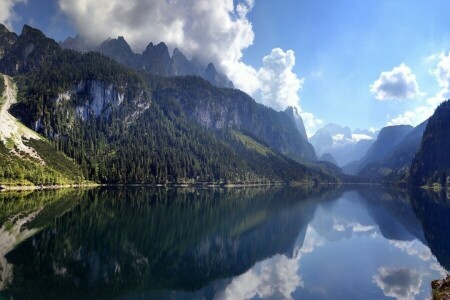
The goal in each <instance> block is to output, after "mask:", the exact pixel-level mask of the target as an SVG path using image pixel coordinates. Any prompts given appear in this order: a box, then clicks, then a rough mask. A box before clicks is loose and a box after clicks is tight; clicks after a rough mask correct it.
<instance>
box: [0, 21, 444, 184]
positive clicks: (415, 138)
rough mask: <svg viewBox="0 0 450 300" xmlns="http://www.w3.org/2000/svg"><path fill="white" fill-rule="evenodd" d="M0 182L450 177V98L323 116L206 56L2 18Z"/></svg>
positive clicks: (428, 180) (416, 180)
mask: <svg viewBox="0 0 450 300" xmlns="http://www.w3.org/2000/svg"><path fill="white" fill-rule="evenodd" d="M0 72H1V73H2V74H4V75H3V76H2V77H1V78H2V80H1V81H0V92H1V95H2V96H1V100H0V106H1V110H0V121H1V123H0V140H1V141H0V185H1V186H3V187H4V188H5V187H10V186H17V185H21V186H40V185H65V184H86V183H94V182H95V183H101V184H188V185H189V184H200V185H205V184H207V185H231V184H242V185H249V184H294V185H295V184H306V185H317V184H321V183H333V184H336V183H345V182H364V183H367V182H370V183H388V184H395V185H411V186H412V185H414V186H423V185H434V186H441V187H443V186H449V185H450V177H449V175H450V157H449V153H448V151H447V149H449V148H448V147H449V146H450V145H449V144H448V143H449V141H450V139H449V138H448V137H449V136H450V134H449V130H450V116H449V115H448V114H449V111H450V107H449V106H450V103H449V102H444V103H443V104H441V105H440V106H439V107H438V109H437V110H436V112H435V114H434V115H433V116H432V117H431V118H430V119H429V120H427V121H425V122H424V123H422V124H420V125H419V126H417V127H415V128H414V127H412V126H391V127H386V128H383V129H381V130H380V131H368V130H354V131H352V130H351V129H349V128H347V127H341V126H339V125H336V124H329V125H326V126H325V127H324V128H322V129H320V130H319V131H317V132H316V134H315V135H314V136H312V137H310V138H308V136H307V135H306V131H305V127H304V124H303V120H302V118H301V116H300V115H299V113H298V111H297V109H296V108H294V107H287V108H286V110H284V111H275V110H273V109H271V108H268V107H266V106H264V105H262V104H259V103H257V102H256V101H255V100H254V99H252V98H251V97H250V96H248V95H247V94H245V93H244V92H242V91H240V90H237V89H234V88H233V83H232V82H231V81H230V80H229V79H228V78H227V77H226V76H225V75H223V74H221V73H220V72H218V71H217V70H216V68H215V67H214V65H213V64H208V65H206V66H205V65H202V64H201V63H200V62H199V61H198V60H196V59H195V58H193V59H191V60H189V59H187V58H186V57H185V56H184V55H183V53H182V52H181V51H180V50H178V49H175V50H174V51H173V53H172V55H171V54H170V53H169V50H168V48H167V46H166V45H165V44H164V43H160V44H158V45H154V44H153V43H150V44H149V45H148V47H147V48H146V50H145V51H144V52H143V53H142V54H136V53H134V52H133V51H132V50H131V47H130V46H129V45H128V44H127V42H126V40H125V39H124V38H123V37H119V38H117V39H108V40H107V41H105V42H104V43H102V44H100V45H98V46H95V45H94V46H93V45H87V44H86V43H85V42H84V41H83V40H82V39H80V38H79V37H77V38H75V39H68V40H67V41H65V42H62V43H60V44H58V43H57V42H55V41H54V40H52V39H50V38H47V37H46V36H45V35H44V34H43V33H42V32H40V31H39V30H37V29H35V28H32V27H30V26H27V25H25V26H24V28H23V30H22V33H21V34H20V35H17V34H15V33H14V32H10V31H9V30H8V29H7V28H6V27H5V26H3V25H0Z"/></svg>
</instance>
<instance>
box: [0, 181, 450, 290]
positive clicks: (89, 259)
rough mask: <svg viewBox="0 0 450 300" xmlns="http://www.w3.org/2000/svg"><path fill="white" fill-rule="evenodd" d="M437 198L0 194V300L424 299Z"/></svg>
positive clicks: (431, 274)
mask: <svg viewBox="0 0 450 300" xmlns="http://www.w3.org/2000/svg"><path fill="white" fill-rule="evenodd" d="M448 199H449V197H448V195H446V194H445V193H431V192H426V191H422V190H414V191H409V192H408V191H401V190H394V189H385V188H381V187H378V188H375V187H354V188H349V187H341V188H333V187H326V186H323V187H319V188H314V189H303V188H250V189H228V190H224V189H188V188H187V189H167V188H159V189H157V188H145V187H127V188H99V189H91V190H76V189H75V190H58V191H38V192H23V193H0V225H1V230H0V231H1V232H0V275H1V276H0V299H384V298H391V299H392V298H397V299H426V298H429V297H430V294H431V292H430V282H431V280H433V279H439V278H441V277H443V276H444V275H445V274H446V273H447V272H448V271H449V270H450V240H449V238H448V237H450V201H449V200H448Z"/></svg>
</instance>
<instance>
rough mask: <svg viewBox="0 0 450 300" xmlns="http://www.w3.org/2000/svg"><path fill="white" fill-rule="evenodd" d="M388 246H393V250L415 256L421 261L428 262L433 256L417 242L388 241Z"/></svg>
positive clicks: (425, 247)
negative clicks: (396, 249)
mask: <svg viewBox="0 0 450 300" xmlns="http://www.w3.org/2000/svg"><path fill="white" fill-rule="evenodd" d="M389 244H391V245H393V246H394V247H395V248H398V249H400V250H402V252H406V253H407V254H408V255H411V256H417V257H418V258H420V259H421V260H423V261H428V260H430V259H432V258H433V254H432V253H431V251H430V249H429V248H428V247H427V246H425V245H424V244H422V243H420V242H419V241H418V240H413V241H396V240H392V241H389Z"/></svg>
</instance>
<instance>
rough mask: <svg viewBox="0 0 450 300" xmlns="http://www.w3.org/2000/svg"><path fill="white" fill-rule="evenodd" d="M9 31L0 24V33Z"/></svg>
mask: <svg viewBox="0 0 450 300" xmlns="http://www.w3.org/2000/svg"><path fill="white" fill-rule="evenodd" d="M9 32H10V31H9V30H8V28H6V26H5V25H3V24H0V34H4V33H9Z"/></svg>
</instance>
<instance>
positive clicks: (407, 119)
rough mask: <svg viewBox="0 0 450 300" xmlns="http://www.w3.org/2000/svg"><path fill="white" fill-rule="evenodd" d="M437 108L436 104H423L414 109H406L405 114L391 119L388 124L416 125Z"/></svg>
mask: <svg viewBox="0 0 450 300" xmlns="http://www.w3.org/2000/svg"><path fill="white" fill-rule="evenodd" d="M435 109H436V106H434V105H433V106H427V105H422V106H419V107H417V108H416V109H414V110H409V111H406V112H405V113H403V114H400V115H398V116H397V117H395V118H393V119H391V120H390V121H388V122H387V126H393V125H412V126H416V125H418V124H420V123H422V122H423V121H425V120H426V119H428V118H429V117H430V116H431V115H432V114H433V113H434V110H435Z"/></svg>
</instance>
